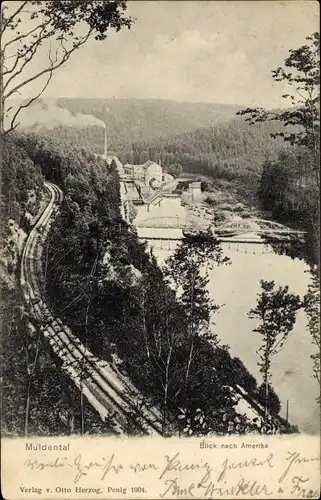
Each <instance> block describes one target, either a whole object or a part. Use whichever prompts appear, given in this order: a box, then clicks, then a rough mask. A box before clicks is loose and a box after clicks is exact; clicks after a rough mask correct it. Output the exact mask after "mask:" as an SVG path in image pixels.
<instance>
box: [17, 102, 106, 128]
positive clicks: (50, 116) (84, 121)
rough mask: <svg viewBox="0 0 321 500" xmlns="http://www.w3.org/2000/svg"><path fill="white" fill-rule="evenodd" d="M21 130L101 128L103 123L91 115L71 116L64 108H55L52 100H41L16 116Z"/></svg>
mask: <svg viewBox="0 0 321 500" xmlns="http://www.w3.org/2000/svg"><path fill="white" fill-rule="evenodd" d="M17 121H19V122H20V127H21V128H29V127H32V128H34V129H37V128H42V127H45V128H47V129H49V130H51V129H53V128H55V127H59V126H66V127H76V128H82V127H92V126H94V125H95V126H97V127H103V128H106V125H105V123H104V122H103V121H102V120H99V119H98V118H96V117H95V116H93V115H84V114H82V113H76V114H71V113H70V111H68V109H66V108H60V107H59V106H57V104H56V102H55V101H54V100H48V101H45V100H42V101H37V102H35V103H32V104H31V105H30V106H29V107H28V108H24V109H22V111H21V112H20V114H19V116H18V120H17Z"/></svg>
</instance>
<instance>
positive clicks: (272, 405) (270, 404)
mask: <svg viewBox="0 0 321 500" xmlns="http://www.w3.org/2000/svg"><path fill="white" fill-rule="evenodd" d="M265 398H266V387H265V384H264V383H263V384H261V385H260V387H259V389H258V392H257V399H258V400H259V401H262V404H263V405H265ZM267 408H268V411H269V413H272V414H279V413H280V410H281V403H280V400H279V398H278V396H277V394H276V392H275V391H274V389H273V387H272V386H271V385H270V384H269V386H268V400H267Z"/></svg>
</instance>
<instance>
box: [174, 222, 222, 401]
mask: <svg viewBox="0 0 321 500" xmlns="http://www.w3.org/2000/svg"><path fill="white" fill-rule="evenodd" d="M227 262H229V259H228V258H226V257H223V251H222V248H221V246H220V243H219V242H218V240H217V239H216V238H214V237H213V236H212V235H211V233H210V232H209V231H208V232H199V233H197V234H186V236H185V237H184V239H183V241H182V243H181V245H180V246H179V247H178V249H177V250H176V251H175V253H174V254H173V255H172V256H171V257H169V259H168V260H167V269H166V271H165V273H166V275H167V277H168V278H169V279H170V280H171V281H172V283H174V285H175V287H176V290H177V291H179V290H180V297H179V302H180V303H181V304H182V306H183V308H184V311H185V314H186V317H187V323H188V338H187V341H188V344H189V354H188V360H187V365H186V372H185V388H184V406H185V408H186V406H187V400H188V384H189V376H190V371H191V364H192V360H193V356H194V349H195V345H196V340H197V339H198V338H199V337H201V336H202V337H204V338H209V337H210V334H209V323H210V319H211V314H212V313H213V312H215V311H217V310H218V309H219V306H218V305H215V304H214V303H213V301H211V300H210V298H209V293H208V290H207V284H208V275H207V269H208V267H213V265H214V263H216V264H218V265H220V264H223V263H227ZM205 266H206V271H205V275H202V271H201V269H202V267H205ZM213 340H214V341H215V339H214V337H213Z"/></svg>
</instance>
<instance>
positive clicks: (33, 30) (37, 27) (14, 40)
mask: <svg viewBox="0 0 321 500" xmlns="http://www.w3.org/2000/svg"><path fill="white" fill-rule="evenodd" d="M40 27H41V25H39V26H36V27H35V28H32V30H30V31H28V33H23V34H22V35H19V36H17V37H16V38H12V40H9V42H7V43H6V44H5V45H4V46H3V49H2V50H6V48H7V47H9V45H11V44H13V43H16V42H18V41H19V40H22V39H23V38H27V37H28V36H30V35H32V33H34V32H35V31H37V30H38V29H39V28H40Z"/></svg>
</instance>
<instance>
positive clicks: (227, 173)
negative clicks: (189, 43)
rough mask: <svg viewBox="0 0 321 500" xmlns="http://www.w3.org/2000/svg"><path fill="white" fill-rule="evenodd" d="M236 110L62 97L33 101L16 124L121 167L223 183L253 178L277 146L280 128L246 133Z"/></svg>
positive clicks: (258, 126)
mask: <svg viewBox="0 0 321 500" xmlns="http://www.w3.org/2000/svg"><path fill="white" fill-rule="evenodd" d="M240 109H242V108H241V106H232V105H223V104H208V103H188V102H176V101H162V100H154V99H146V100H144V99H95V98H88V99H82V98H77V99H76V98H73V99H67V98H60V99H57V100H54V99H46V100H38V101H37V102H36V103H35V104H34V105H32V106H31V107H30V108H27V109H26V112H25V115H23V116H22V120H21V123H22V125H24V126H25V128H26V127H27V130H29V131H30V130H33V131H36V132H38V133H42V134H44V135H46V136H49V137H52V138H53V139H55V140H56V139H57V140H58V141H59V142H60V143H61V144H68V143H69V144H70V145H72V146H73V147H76V148H79V149H86V150H87V151H91V152H93V153H102V152H103V150H104V126H105V125H104V124H106V129H107V142H108V151H109V152H113V153H114V154H116V155H117V156H119V158H120V160H121V161H122V162H123V163H127V162H128V163H144V162H145V161H147V160H148V159H151V160H154V161H158V160H159V159H162V162H163V165H165V166H166V165H169V164H171V163H180V164H181V165H182V166H183V169H184V171H185V172H192V173H200V174H209V175H213V176H214V177H222V178H226V179H235V178H243V179H249V178H253V176H254V177H257V176H259V175H260V173H261V171H262V165H263V162H264V160H265V158H266V157H272V158H273V157H275V155H276V154H277V152H278V150H279V149H280V147H281V144H282V141H280V140H274V139H272V138H271V133H275V132H280V131H281V130H282V126H281V124H279V123H275V122H267V123H258V124H256V125H255V126H250V125H249V124H248V123H247V122H245V120H244V118H243V117H238V116H236V112H237V111H238V110H240Z"/></svg>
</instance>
